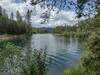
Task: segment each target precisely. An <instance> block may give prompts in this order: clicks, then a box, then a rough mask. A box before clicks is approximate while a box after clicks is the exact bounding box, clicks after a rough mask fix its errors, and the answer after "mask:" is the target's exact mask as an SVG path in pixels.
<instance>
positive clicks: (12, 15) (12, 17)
mask: <svg viewBox="0 0 100 75" xmlns="http://www.w3.org/2000/svg"><path fill="white" fill-rule="evenodd" d="M10 18H11V20H14V14H13V12H12V13H11V16H10Z"/></svg>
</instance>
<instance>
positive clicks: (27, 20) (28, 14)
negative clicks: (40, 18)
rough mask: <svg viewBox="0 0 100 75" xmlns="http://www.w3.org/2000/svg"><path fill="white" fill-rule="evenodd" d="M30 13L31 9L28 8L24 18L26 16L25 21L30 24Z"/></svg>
mask: <svg viewBox="0 0 100 75" xmlns="http://www.w3.org/2000/svg"><path fill="white" fill-rule="evenodd" d="M31 13H32V11H30V10H28V11H27V13H26V16H25V18H26V23H27V24H31V22H30V20H31Z"/></svg>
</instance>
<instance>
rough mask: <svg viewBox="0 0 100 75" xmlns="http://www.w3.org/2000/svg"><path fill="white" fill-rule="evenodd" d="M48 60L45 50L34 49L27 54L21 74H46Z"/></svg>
mask: <svg viewBox="0 0 100 75" xmlns="http://www.w3.org/2000/svg"><path fill="white" fill-rule="evenodd" d="M46 60H48V58H47V56H46V52H45V51H43V50H34V52H33V54H31V55H29V56H28V58H27V59H26V61H25V62H24V64H23V66H22V72H21V75H46V71H47V64H46Z"/></svg>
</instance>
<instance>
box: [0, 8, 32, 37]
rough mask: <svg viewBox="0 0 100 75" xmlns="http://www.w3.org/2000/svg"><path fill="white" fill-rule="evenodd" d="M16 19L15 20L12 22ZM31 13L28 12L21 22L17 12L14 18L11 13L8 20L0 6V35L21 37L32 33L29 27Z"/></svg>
mask: <svg viewBox="0 0 100 75" xmlns="http://www.w3.org/2000/svg"><path fill="white" fill-rule="evenodd" d="M15 18H16V20H14V19H15ZM30 19H31V11H30V10H28V11H27V13H26V16H25V21H24V20H23V18H22V16H21V14H20V12H19V11H16V17H15V16H14V13H13V12H12V13H11V15H10V18H8V15H7V12H6V10H5V9H2V7H1V6H0V35H3V34H11V35H21V34H28V35H30V34H31V33H32V26H31V22H30Z"/></svg>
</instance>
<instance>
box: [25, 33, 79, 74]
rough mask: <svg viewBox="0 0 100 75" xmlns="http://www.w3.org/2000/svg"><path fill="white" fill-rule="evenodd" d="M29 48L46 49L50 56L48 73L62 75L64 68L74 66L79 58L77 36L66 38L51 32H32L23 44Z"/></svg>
mask: <svg viewBox="0 0 100 75" xmlns="http://www.w3.org/2000/svg"><path fill="white" fill-rule="evenodd" d="M25 47H26V48H28V49H29V48H31V49H33V50H34V49H46V51H47V55H48V57H49V58H50V62H51V63H50V65H49V67H48V69H49V70H48V75H63V72H64V70H66V69H68V68H72V67H74V66H75V65H76V64H77V63H78V62H79V60H80V42H79V39H78V38H71V37H70V38H66V37H64V36H57V35H53V34H34V35H33V36H32V38H31V39H30V41H28V43H27V44H26V45H25Z"/></svg>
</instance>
